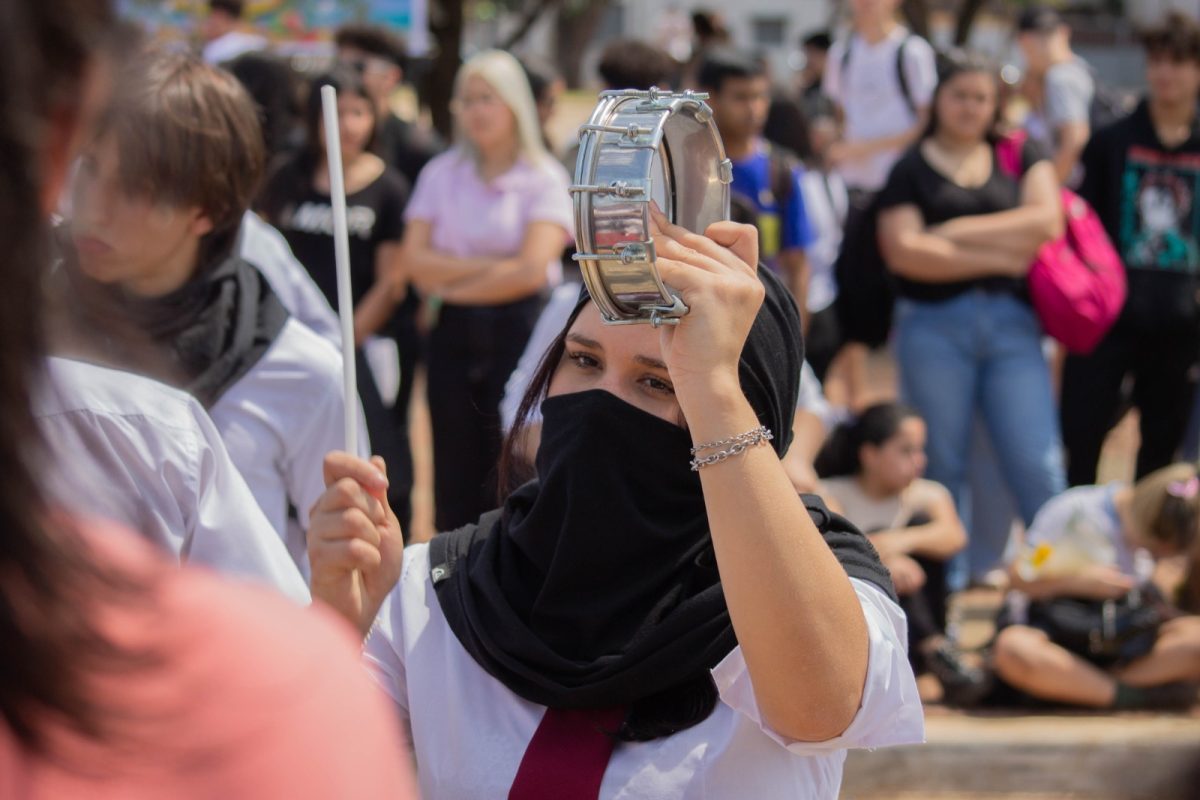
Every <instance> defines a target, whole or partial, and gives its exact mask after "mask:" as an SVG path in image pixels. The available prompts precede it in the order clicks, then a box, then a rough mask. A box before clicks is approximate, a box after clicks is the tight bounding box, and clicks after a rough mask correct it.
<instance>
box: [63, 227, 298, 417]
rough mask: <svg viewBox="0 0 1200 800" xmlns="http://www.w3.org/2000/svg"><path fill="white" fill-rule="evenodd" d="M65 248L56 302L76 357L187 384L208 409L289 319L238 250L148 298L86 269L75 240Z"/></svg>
mask: <svg viewBox="0 0 1200 800" xmlns="http://www.w3.org/2000/svg"><path fill="white" fill-rule="evenodd" d="M59 245H60V246H61V247H62V248H63V249H62V250H61V252H60V254H61V256H62V258H61V260H60V262H59V264H60V266H59V269H58V270H57V273H56V276H55V278H56V281H55V282H56V289H57V297H56V298H55V301H56V303H55V304H56V305H57V306H58V308H59V309H60V311H61V312H62V316H63V317H64V319H62V320H60V325H61V326H63V327H64V328H65V330H66V331H67V333H68V336H69V337H70V340H69V343H68V347H70V349H71V350H72V351H75V352H72V353H71V354H72V355H78V356H82V357H85V358H94V359H96V360H99V361H102V362H103V363H105V364H106V365H108V366H113V367H118V368H121V369H127V370H130V371H133V372H138V373H140V374H143V375H147V376H149V377H152V378H155V379H156V380H160V381H162V382H163V383H166V384H168V385H171V386H174V387H176V388H179V389H183V390H185V391H187V392H189V393H190V394H192V395H193V396H195V397H196V399H197V400H199V401H200V402H201V403H202V404H203V405H204V407H205V408H212V407H213V406H214V405H215V404H216V402H217V401H218V400H220V399H221V396H222V395H224V393H225V392H226V391H227V390H228V389H229V387H231V386H232V385H233V384H235V383H237V382H238V381H239V380H240V379H241V378H242V377H244V376H245V375H246V373H248V372H249V371H250V370H251V369H252V368H253V367H254V365H255V364H257V363H258V361H259V359H261V358H262V357H263V355H264V354H265V353H266V352H267V350H268V349H269V348H270V346H271V344H272V343H273V342H274V341H275V339H276V337H278V336H279V332H280V331H281V330H283V326H284V324H285V323H286V322H287V319H288V312H287V309H285V308H284V307H283V304H282V303H281V302H280V301H279V298H278V297H277V296H276V295H275V293H274V292H273V291H272V290H271V287H270V285H269V284H268V283H267V281H266V278H264V277H263V275H262V273H260V272H259V271H258V270H257V269H256V268H255V267H254V266H252V265H251V264H249V263H248V262H246V261H244V260H243V259H241V258H239V257H238V256H236V255H227V256H226V257H224V258H223V259H221V260H220V261H218V262H217V263H216V264H215V265H213V266H212V267H211V268H208V269H201V270H200V271H199V272H198V274H197V275H196V276H195V277H193V278H192V279H191V280H189V281H188V282H187V283H186V284H184V285H183V286H181V287H180V288H178V289H176V290H175V291H173V292H171V293H169V294H166V295H163V296H161V297H151V298H146V297H137V296H135V295H132V294H130V293H129V292H126V291H124V290H123V289H121V288H120V287H118V286H113V285H109V284H104V283H100V282H98V281H95V280H92V279H91V278H89V277H87V276H86V275H84V274H82V273H81V272H80V271H79V268H78V265H77V264H76V263H75V258H74V253H73V249H72V248H71V245H70V244H69V242H65V241H63V240H61V239H60V242H59Z"/></svg>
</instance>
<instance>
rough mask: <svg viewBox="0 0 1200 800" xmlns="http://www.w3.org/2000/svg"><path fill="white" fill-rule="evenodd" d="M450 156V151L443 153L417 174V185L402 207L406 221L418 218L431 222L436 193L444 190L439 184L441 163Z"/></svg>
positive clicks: (435, 216) (433, 215)
mask: <svg viewBox="0 0 1200 800" xmlns="http://www.w3.org/2000/svg"><path fill="white" fill-rule="evenodd" d="M452 157H453V155H452V154H451V153H443V154H442V155H440V156H437V157H435V158H434V159H433V160H432V161H430V162H429V163H428V164H426V165H425V168H424V169H422V170H421V174H420V175H418V176H417V185H416V186H414V187H413V190H412V195H411V196H410V197H409V198H408V204H407V205H406V206H405V207H404V219H405V220H406V221H411V220H414V219H419V220H422V221H424V222H433V221H434V219H436V218H437V211H438V209H437V200H438V195H439V194H440V193H441V192H442V191H444V190H443V188H442V186H441V182H442V180H443V177H442V176H443V172H444V169H443V165H444V164H445V163H446V159H447V158H452Z"/></svg>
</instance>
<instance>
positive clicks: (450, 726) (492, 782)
mask: <svg viewBox="0 0 1200 800" xmlns="http://www.w3.org/2000/svg"><path fill="white" fill-rule="evenodd" d="M851 583H852V584H853V585H854V590H855V592H856V593H857V595H858V598H859V601H860V602H861V603H862V608H863V613H864V615H865V617H866V620H867V631H868V635H869V637H870V645H869V655H868V659H869V661H868V669H867V680H866V685H865V687H864V689H863V699H862V705H861V707H860V709H859V712H858V715H857V716H856V717H855V719H854V721H853V722H852V723H851V724H850V726H849V727H848V728H847V729H846V731H845V732H844V733H843V734H842V735H841V736H838V737H837V738H835V739H831V740H829V741H826V742H816V743H809V742H793V741H789V740H787V739H786V738H785V737H783V736H780V735H779V734H778V733H776V732H775V731H773V730H772V729H771V728H770V726H768V725H767V724H766V723H765V722H763V721H762V719H761V717H760V715H759V711H758V704H757V702H756V701H755V698H754V692H753V688H752V687H751V684H750V674H749V672H748V671H747V669H746V663H745V660H744V659H743V657H742V652H741V648H735V649H734V650H733V652H731V653H730V654H729V655H728V656H727V657H726V658H725V660H724V661H722V662H721V663H720V664H719V665H717V667H716V669H714V670H713V678H714V680H715V681H716V684H717V688H718V690H719V692H720V697H721V702H719V703H718V704H717V707H716V710H714V711H713V713H712V715H711V716H710V717H709V718H708V719H707V720H705V721H704V722H702V723H700V724H699V725H697V726H695V727H693V728H690V729H688V730H686V731H682V732H680V733H677V734H675V735H674V736H670V737H668V738H665V739H656V740H654V741H651V742H640V743H625V742H622V743H621V744H619V745H618V746H617V748H616V750H615V751H614V752H613V755H612V759H611V761H610V762H609V765H608V769H607V771H606V772H605V773H604V780H603V783H602V784H601V787H600V798H601V799H602V800H643V799H644V800H661V798H672V799H673V800H675V799H676V798H678V799H680V800H701V798H703V799H704V800H744V799H745V798H754V800H774V799H775V798H778V799H779V800H783V799H784V798H788V800H791V798H805V800H822V799H823V798H828V800H834V799H835V798H836V797H837V796H838V787H839V786H840V784H841V780H842V764H843V762H844V761H845V758H846V750H847V749H849V748H858V747H885V746H889V745H899V744H910V743H915V742H920V741H922V740H923V738H924V716H923V712H922V709H921V702H920V699H919V698H918V696H917V687H916V681H915V680H914V678H913V674H912V669H911V668H910V667H909V663H908V657H907V655H906V653H905V641H906V639H905V636H906V623H905V619H904V613H903V612H902V611H901V610H900V608H899V607H898V606H897V605H896V604H895V603H893V602H892V601H891V600H890V599H888V598H887V597H886V596H885V595H884V594H883V593H882V592H881V591H879V590H878V589H877V588H875V587H874V586H871V585H870V584H868V583H865V582H863V581H859V580H855V579H851ZM366 658H367V661H368V663H369V664H370V665H371V666H372V668H373V671H374V672H375V674H376V676H377V679H378V680H379V682H380V683H381V685H382V686H383V688H384V690H385V691H386V692H387V693H388V694H389V695H390V696H391V698H392V699H393V700H394V701H395V703H396V709H397V712H398V714H399V716H400V718H401V722H402V723H403V725H404V726H405V727H406V729H407V730H408V732H409V734H410V741H411V742H412V746H413V748H414V752H415V755H416V762H417V766H418V776H419V778H420V782H421V791H422V795H423V796H425V797H436V798H438V800H477V798H491V797H505V796H507V794H508V790H509V788H510V787H511V785H512V782H513V778H514V777H515V776H516V773H517V768H518V767H519V766H520V763H521V759H522V757H523V756H524V754H525V749H526V747H527V746H528V744H529V741H530V739H531V738H532V737H533V733H534V731H535V730H536V729H537V727H538V724H539V723H540V722H541V719H542V715H543V714H544V712H545V708H544V707H543V706H539V705H536V704H534V703H530V702H528V701H525V700H523V699H521V698H519V697H517V696H516V695H514V694H513V693H512V692H510V691H509V690H508V689H507V688H506V687H505V686H504V685H503V684H501V683H500V682H499V681H497V680H496V679H495V678H493V677H492V676H491V675H489V674H488V673H487V672H485V671H484V670H483V668H482V667H480V666H479V664H478V663H476V662H475V660H474V659H473V658H472V657H471V656H470V654H468V653H467V651H466V650H465V649H463V647H462V645H461V644H460V643H459V641H458V639H457V637H456V636H455V635H454V632H453V631H452V630H451V629H450V627H449V625H448V624H447V622H446V619H445V617H444V616H443V615H442V609H441V605H440V604H439V603H438V599H437V595H436V594H435V591H434V588H433V583H432V581H431V579H430V566H429V547H428V545H414V546H413V547H409V548H408V549H407V550H405V552H404V569H403V571H402V574H401V578H400V583H399V584H398V585H397V587H396V588H395V589H394V590H393V591H392V593H391V594H390V595H389V596H388V598H387V601H386V602H385V603H384V606H383V608H382V609H381V611H380V616H379V619H378V624H377V627H376V629H375V631H374V633H373V634H372V636H371V638H370V640H369V641H368V642H367V648H366ZM796 690H797V691H798V692H803V691H804V687H803V686H802V685H798V686H797V687H796ZM464 753H465V754H469V755H468V756H467V757H464V755H463V754H464Z"/></svg>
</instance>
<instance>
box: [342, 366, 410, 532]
mask: <svg viewBox="0 0 1200 800" xmlns="http://www.w3.org/2000/svg"><path fill="white" fill-rule="evenodd" d="M354 363H355V368H356V376H355V377H356V378H357V381H358V399H359V401H361V402H362V407H363V416H365V417H366V419H367V435H368V436H370V437H371V453H372V454H374V455H377V456H380V457H382V458H383V460H384V462H385V463H386V464H387V472H388V493H387V494H388V505H390V506H391V507H392V510H393V511H394V512H395V514H396V518H397V519H399V520H400V525H401V528H400V529H401V530H402V531H404V532H405V535H407V533H408V521H409V520H410V519H411V518H412V499H411V497H412V485H413V465H412V453H411V452H410V451H409V448H408V437H407V435H406V434H405V435H401V433H400V432H398V431H397V430H396V425H395V421H394V420H393V419H392V413H391V411H390V410H389V409H388V407H387V406H386V405H384V403H383V398H382V397H381V395H380V393H379V388H378V386H377V385H376V383H375V376H374V375H373V374H372V372H371V366H370V364H368V363H367V359H366V357H365V356H364V355H363V351H362V348H361V347H360V348H356V349H355V351H354Z"/></svg>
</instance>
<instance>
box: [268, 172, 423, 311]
mask: <svg viewBox="0 0 1200 800" xmlns="http://www.w3.org/2000/svg"><path fill="white" fill-rule="evenodd" d="M312 176H313V169H312V167H311V166H310V164H309V163H308V159H305V158H303V157H300V158H293V159H291V160H289V161H287V162H285V163H283V164H281V165H280V166H279V168H277V169H276V170H275V171H274V172H273V173H272V174H271V176H270V178H268V179H267V185H266V187H265V188H264V189H263V192H262V196H261V197H260V198H259V206H260V208H261V210H262V211H263V213H264V214H265V215H266V217H267V219H268V220H269V221H270V222H271V223H272V224H273V225H275V227H277V228H279V230H280V232H281V233H283V235H284V237H285V238H287V242H288V244H289V245H291V248H292V252H293V253H294V254H295V256H296V258H297V259H299V260H300V263H301V264H303V265H304V267H305V269H307V270H308V272H309V274H310V275H312V278H313V280H314V281H315V282H316V284H317V286H318V287H319V288H320V289H321V291H322V292H323V293H324V294H325V297H326V299H327V300H329V304H330V305H331V306H333V307H334V308H337V268H336V265H335V262H334V255H333V206H332V204H331V202H330V199H329V195H327V194H324V193H322V192H318V191H317V190H316V189H314V188H313V181H312ZM407 202H408V183H407V181H405V179H404V176H403V175H401V174H400V173H398V172H396V171H395V170H394V169H392V168H391V167H387V168H385V169H384V171H383V173H382V174H381V175H380V176H379V177H378V178H376V179H375V181H374V182H372V183H371V184H369V185H368V186H366V187H365V188H364V189H362V190H361V191H357V192H354V193H353V194H348V195H347V196H346V227H347V230H348V231H349V234H350V283H351V295H352V296H353V298H354V303H355V305H357V304H358V302H359V301H360V300H361V299H362V298H363V295H365V294H366V293H367V290H369V289H370V288H371V285H372V284H374V283H375V253H376V251H377V250H378V249H379V245H381V244H383V243H385V242H398V241H400V239H401V237H402V236H403V235H404V206H405V204H406V203H407Z"/></svg>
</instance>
